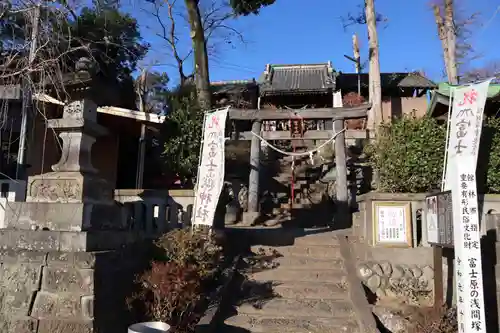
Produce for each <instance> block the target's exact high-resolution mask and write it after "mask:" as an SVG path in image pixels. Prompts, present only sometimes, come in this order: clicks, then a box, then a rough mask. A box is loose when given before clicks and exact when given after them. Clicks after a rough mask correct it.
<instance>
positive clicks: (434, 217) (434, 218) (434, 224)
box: [425, 196, 439, 243]
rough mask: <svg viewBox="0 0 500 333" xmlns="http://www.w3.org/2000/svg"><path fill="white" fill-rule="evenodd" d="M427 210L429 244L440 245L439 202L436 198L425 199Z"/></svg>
mask: <svg viewBox="0 0 500 333" xmlns="http://www.w3.org/2000/svg"><path fill="white" fill-rule="evenodd" d="M425 201H426V205H425V206H426V207H427V210H426V212H425V222H426V226H427V242H430V243H439V229H438V204H437V203H438V202H437V201H438V200H437V197H436V196H432V197H427V198H425Z"/></svg>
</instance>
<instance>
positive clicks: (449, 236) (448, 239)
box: [425, 191, 453, 247]
mask: <svg viewBox="0 0 500 333" xmlns="http://www.w3.org/2000/svg"><path fill="white" fill-rule="evenodd" d="M425 222H426V230H427V242H428V243H429V244H431V245H436V246H441V247H453V206H452V202H451V191H445V192H440V193H436V194H433V195H429V196H427V197H426V198H425Z"/></svg>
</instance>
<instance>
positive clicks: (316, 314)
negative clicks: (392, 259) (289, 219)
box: [225, 228, 372, 333]
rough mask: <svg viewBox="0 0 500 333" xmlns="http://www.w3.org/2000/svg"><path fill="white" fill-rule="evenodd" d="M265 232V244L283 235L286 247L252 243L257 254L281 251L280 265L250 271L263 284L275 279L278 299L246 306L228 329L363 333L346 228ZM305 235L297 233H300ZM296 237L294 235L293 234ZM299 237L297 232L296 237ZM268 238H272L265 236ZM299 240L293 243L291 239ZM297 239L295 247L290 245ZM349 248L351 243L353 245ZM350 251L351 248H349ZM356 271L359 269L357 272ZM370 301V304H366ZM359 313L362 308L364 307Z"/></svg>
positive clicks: (257, 332) (260, 332)
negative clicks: (343, 247) (355, 301)
mask: <svg viewBox="0 0 500 333" xmlns="http://www.w3.org/2000/svg"><path fill="white" fill-rule="evenodd" d="M267 231H268V232H267V234H268V236H267V237H266V236H265V235H266V231H262V232H261V234H262V235H261V236H257V237H254V240H255V239H257V238H258V239H260V240H261V241H260V242H256V243H260V244H269V243H271V242H272V241H271V238H275V239H276V238H277V237H280V236H278V235H281V237H280V240H281V243H282V244H284V245H283V246H271V247H269V246H263V245H254V246H252V252H254V253H259V252H262V251H263V250H262V249H264V250H266V253H267V251H277V252H278V253H279V254H280V255H281V257H279V258H277V259H275V260H274V262H275V263H276V264H277V265H276V266H277V267H276V268H273V269H267V270H262V271H258V272H254V273H250V276H249V279H250V280H254V281H256V282H257V283H260V284H265V283H272V285H273V291H274V293H275V294H276V297H273V298H271V299H270V300H268V301H264V302H263V304H262V306H259V307H256V306H255V305H254V304H242V305H240V306H238V307H237V315H235V316H233V317H230V318H228V319H226V321H225V324H226V326H225V328H226V329H225V331H227V332H255V333H264V332H265V333H273V332H275V333H278V332H289V333H330V332H331V333H334V332H335V333H338V332H347V333H360V332H372V331H370V330H368V331H367V330H362V325H361V324H360V320H359V316H358V315H357V311H355V310H356V307H355V306H354V304H353V302H352V301H351V294H352V293H351V292H350V290H351V288H353V287H354V288H361V284H359V285H357V284H358V280H357V278H356V277H355V276H352V275H351V276H348V273H347V271H346V270H345V260H344V257H343V255H342V250H341V246H340V244H341V243H342V238H343V239H344V243H345V244H347V242H345V233H344V232H343V231H330V230H322V231H324V232H318V230H317V229H316V230H299V229H287V228H277V229H276V230H275V232H270V230H269V229H268V230H267ZM299 234H302V236H299V237H297V236H296V235H299ZM290 235H292V236H291V237H290ZM294 235H295V236H294ZM265 238H267V239H265ZM290 238H293V241H292V242H287V241H286V239H290ZM287 243H291V244H293V245H289V244H287ZM347 246H348V245H347ZM344 252H345V251H344ZM354 275H355V273H354ZM366 305H367V303H366ZM358 312H359V311H358Z"/></svg>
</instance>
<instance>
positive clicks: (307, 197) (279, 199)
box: [269, 156, 328, 224]
mask: <svg viewBox="0 0 500 333" xmlns="http://www.w3.org/2000/svg"><path fill="white" fill-rule="evenodd" d="M278 163H279V167H278V168H279V169H278V170H279V171H278V172H277V174H276V175H274V176H272V183H273V184H275V185H274V186H269V187H270V188H269V190H270V191H271V192H273V193H275V198H274V200H275V202H274V203H273V209H272V213H271V215H272V216H274V217H276V218H275V221H276V222H278V223H279V222H284V221H286V220H290V219H292V218H293V217H294V215H297V214H299V215H300V213H301V212H303V211H304V210H309V209H310V208H312V207H316V208H317V207H318V206H321V205H323V204H324V199H325V196H324V195H325V193H326V192H327V190H328V186H327V184H323V183H321V182H319V181H318V178H319V175H320V173H321V165H320V164H319V161H318V160H315V165H310V161H309V158H305V157H303V158H296V159H295V172H294V177H293V178H292V174H291V164H292V158H291V157H290V156H285V157H283V158H281V159H280V160H279V162H278ZM292 180H293V187H292ZM292 188H293V192H294V195H293V200H292V195H291V191H292ZM270 224H273V222H271V223H270Z"/></svg>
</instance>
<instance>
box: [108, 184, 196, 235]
mask: <svg viewBox="0 0 500 333" xmlns="http://www.w3.org/2000/svg"><path fill="white" fill-rule="evenodd" d="M115 201H117V202H118V203H120V204H121V205H122V208H121V219H122V225H123V226H125V227H126V228H129V229H131V230H140V231H143V232H145V233H146V234H157V233H162V232H165V231H167V230H170V229H173V228H177V227H180V226H182V225H188V224H189V223H190V220H191V211H192V209H193V208H192V207H193V203H194V192H193V191H192V190H171V191H168V190H142V189H139V190H134V189H120V190H115Z"/></svg>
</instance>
